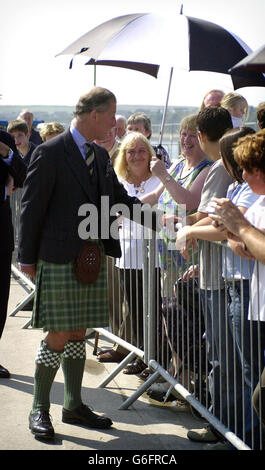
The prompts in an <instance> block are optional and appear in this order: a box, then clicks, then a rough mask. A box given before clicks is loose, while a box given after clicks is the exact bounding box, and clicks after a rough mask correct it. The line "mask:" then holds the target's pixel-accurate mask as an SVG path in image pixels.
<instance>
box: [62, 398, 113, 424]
mask: <svg viewBox="0 0 265 470" xmlns="http://www.w3.org/2000/svg"><path fill="white" fill-rule="evenodd" d="M62 421H63V423H69V424H83V425H84V426H88V427H90V428H98V429H107V428H110V426H111V425H112V421H111V419H109V418H107V417H106V416H99V415H96V414H95V413H93V411H91V410H90V409H89V408H88V406H86V405H84V404H83V403H82V405H80V406H79V407H78V408H75V409H74V410H66V409H65V408H63V413H62Z"/></svg>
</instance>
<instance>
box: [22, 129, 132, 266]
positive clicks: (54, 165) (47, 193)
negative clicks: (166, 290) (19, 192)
mask: <svg viewBox="0 0 265 470" xmlns="http://www.w3.org/2000/svg"><path fill="white" fill-rule="evenodd" d="M93 147H94V154H95V160H94V170H95V171H96V175H97V183H94V182H93V179H92V183H91V182H90V180H89V173H88V168H87V166H86V163H85V161H84V159H83V157H82V155H81V153H80V151H79V149H78V147H77V146H76V144H75V142H74V140H73V138H72V136H71V133H70V131H69V130H68V131H66V132H64V133H63V134H60V135H59V136H57V137H54V138H53V139H50V140H49V141H47V142H45V143H44V144H41V145H40V146H38V147H37V148H36V149H35V151H34V153H33V155H32V157H31V162H30V165H29V167H28V173H27V178H26V181H25V184H24V192H23V198H22V210H21V219H20V236H19V254H18V258H19V261H21V262H22V263H24V264H35V263H36V261H37V260H38V258H41V259H43V260H44V261H49V262H53V263H62V264H63V263H67V262H69V261H71V260H73V259H74V258H75V257H76V255H77V254H78V252H79V250H80V249H81V248H82V246H83V244H84V243H85V242H84V240H82V239H81V238H80V237H79V235H78V227H79V224H80V222H81V221H82V219H84V218H85V217H87V216H88V214H86V215H85V216H83V217H80V216H79V215H78V211H79V208H80V206H82V205H83V204H86V203H92V204H94V206H95V207H97V210H98V214H99V223H98V233H99V237H98V238H100V233H101V231H100V230H101V226H100V219H101V209H102V207H101V205H100V196H108V197H109V208H111V207H112V206H113V205H114V204H117V203H122V204H126V206H127V207H128V208H129V210H130V217H132V214H133V205H134V204H137V205H139V204H140V201H139V200H138V199H137V198H132V197H130V196H128V194H127V192H126V191H125V189H124V187H123V186H122V185H121V184H120V183H119V181H118V179H117V176H116V174H115V172H114V170H113V168H112V165H111V163H110V159H109V155H108V153H107V152H106V150H105V149H103V148H102V147H100V146H98V145H96V144H93ZM106 217H107V218H108V220H107V221H106ZM115 219H116V217H115V215H114V216H110V214H109V210H108V211H107V213H105V214H104V223H106V222H109V226H111V224H112V222H113V221H114V220H115ZM102 242H103V244H104V248H105V253H106V254H107V255H110V256H113V257H120V256H121V250H120V244H119V240H117V239H114V238H112V236H111V235H110V237H109V238H108V239H102Z"/></svg>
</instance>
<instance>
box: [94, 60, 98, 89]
mask: <svg viewBox="0 0 265 470" xmlns="http://www.w3.org/2000/svg"><path fill="white" fill-rule="evenodd" d="M96 83H97V66H96V64H94V86H96Z"/></svg>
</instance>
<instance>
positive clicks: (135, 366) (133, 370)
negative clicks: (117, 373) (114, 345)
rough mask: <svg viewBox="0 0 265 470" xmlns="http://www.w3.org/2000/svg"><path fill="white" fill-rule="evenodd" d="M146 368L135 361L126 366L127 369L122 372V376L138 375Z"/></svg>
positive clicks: (137, 360) (139, 360) (138, 361)
mask: <svg viewBox="0 0 265 470" xmlns="http://www.w3.org/2000/svg"><path fill="white" fill-rule="evenodd" d="M146 368H147V365H146V364H145V363H144V362H143V361H142V360H141V359H139V358H138V359H136V360H135V361H134V362H132V363H131V364H128V366H127V367H125V369H124V370H123V373H124V374H140V372H142V371H143V370H144V369H146Z"/></svg>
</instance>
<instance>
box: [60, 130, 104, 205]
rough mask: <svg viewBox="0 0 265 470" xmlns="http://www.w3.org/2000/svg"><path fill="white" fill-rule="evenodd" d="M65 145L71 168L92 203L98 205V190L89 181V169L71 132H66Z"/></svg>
mask: <svg viewBox="0 0 265 470" xmlns="http://www.w3.org/2000/svg"><path fill="white" fill-rule="evenodd" d="M64 143H65V157H66V160H67V162H68V164H69V166H70V167H71V170H72V172H73V173H74V175H75V177H76V179H77V180H78V182H79V184H80V185H81V186H82V188H83V190H84V191H85V193H86V194H87V196H88V199H89V201H90V202H92V203H94V204H97V201H98V188H97V185H96V184H91V183H90V181H89V175H88V168H87V166H86V163H85V161H84V159H83V156H82V155H81V153H80V151H79V149H78V147H77V145H76V143H75V141H74V140H73V138H72V136H71V133H70V131H68V132H66V134H65V136H64Z"/></svg>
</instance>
